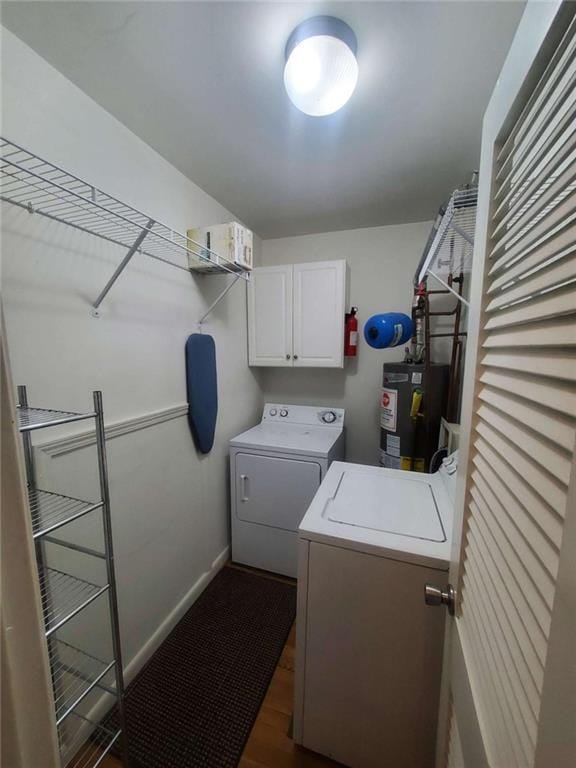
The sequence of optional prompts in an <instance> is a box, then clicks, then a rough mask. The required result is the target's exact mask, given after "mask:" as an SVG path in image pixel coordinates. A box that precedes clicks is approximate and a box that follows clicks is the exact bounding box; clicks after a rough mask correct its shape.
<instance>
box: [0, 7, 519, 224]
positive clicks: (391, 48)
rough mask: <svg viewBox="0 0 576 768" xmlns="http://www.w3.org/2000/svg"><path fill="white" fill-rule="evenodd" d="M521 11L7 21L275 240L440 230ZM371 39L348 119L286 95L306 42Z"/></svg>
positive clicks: (207, 13)
mask: <svg viewBox="0 0 576 768" xmlns="http://www.w3.org/2000/svg"><path fill="white" fill-rule="evenodd" d="M523 7H524V5H523V3H521V2H499V1H497V2H489V1H485V0H484V1H481V2H464V1H462V0H461V1H460V2H406V1H404V2H324V3H277V2H263V3H255V2H232V3H221V2H132V3H129V2H71V3H67V2H17V3H4V4H3V7H2V23H3V24H4V25H5V26H7V27H8V29H10V30H11V31H12V32H14V33H15V34H16V35H17V36H18V37H20V38H21V39H22V40H24V41H25V42H26V43H28V44H29V45H30V46H31V47H32V48H34V49H35V50H36V51H37V52H38V53H39V54H40V55H41V56H43V57H44V58H45V59H47V60H48V61H49V62H50V63H51V64H52V65H54V66H55V67H56V68H57V69H59V70H60V71H61V72H62V73H63V74H64V75H66V76H67V77H68V78H69V79H70V80H72V81H73V82H74V83H76V84H77V85H78V86H79V87H80V88H82V90H84V91H85V92H86V93H88V94H89V95H90V96H91V97H92V98H93V99H95V100H96V101H97V102H98V103H99V104H101V105H102V106H103V107H104V108H105V109H107V110H108V111H109V112H111V113H112V114H113V115H115V116H116V117H117V118H118V119H119V120H121V121H122V122H123V123H124V124H125V125H127V126H128V127H129V128H130V129H131V130H132V131H134V133H136V134H138V135H139V136H140V137H141V138H142V139H144V140H145V141H146V142H147V143H148V144H150V145H151V146H152V147H154V148H155V149H156V150H157V151H158V152H160V153H161V154H162V155H163V156H164V157H165V158H166V159H167V160H169V161H170V162H171V163H173V164H174V165H175V166H176V167H177V168H179V169H180V170H181V171H182V172H183V173H185V174H186V175H187V176H188V177H190V178H191V179H192V180H193V181H194V182H196V183H197V184H198V185H199V186H201V187H202V188H203V189H204V190H206V191H207V192H209V193H210V194H211V195H213V196H214V197H215V198H217V199H218V201H219V202H221V203H222V204H223V205H225V206H226V207H227V208H228V209H229V210H231V211H233V212H234V214H235V215H236V216H237V217H238V218H240V219H242V220H243V221H244V222H246V224H248V225H249V226H250V227H252V228H253V229H254V230H255V231H256V232H257V233H259V234H260V235H261V236H262V237H265V238H269V237H282V236H286V235H294V234H304V233H309V232H324V231H328V230H337V229H349V228H354V227H365V226H376V225H381V224H391V223H401V222H410V221H418V220H425V219H431V218H433V217H434V215H435V213H436V211H437V209H438V206H439V205H440V203H441V202H442V201H443V200H444V199H445V198H446V197H447V195H448V194H449V193H450V192H451V190H452V189H453V188H454V187H455V186H457V185H458V184H460V183H462V182H466V181H468V179H469V176H470V172H471V171H472V170H474V169H475V168H476V167H477V165H478V160H479V150H480V132H481V120H482V114H483V112H484V109H485V107H486V104H487V102H488V99H489V97H490V93H491V91H492V88H493V87H494V84H495V82H496V79H497V76H498V73H499V71H500V68H501V66H502V63H503V61H504V58H505V56H506V52H507V50H508V48H509V45H510V42H511V40H512V37H513V35H514V30H515V28H516V25H517V23H518V20H519V18H520V16H521V14H522V11H523ZM319 13H323V14H331V15H335V16H338V17H339V18H341V19H343V20H345V21H346V22H347V23H348V24H350V26H351V27H352V28H353V29H354V31H355V32H356V35H357V38H358V61H359V67H360V78H359V83H358V88H357V90H356V92H355V94H354V95H353V97H352V99H351V100H350V102H349V103H348V104H347V105H346V107H344V109H342V110H341V111H340V112H338V113H336V114H335V115H332V116H329V117H324V118H313V117H308V116H306V115H303V114H302V113H300V112H298V111H297V110H296V109H295V108H294V107H293V106H292V104H291V103H290V102H289V100H288V98H287V96H286V94H285V91H284V87H283V82H282V74H283V64H284V46H285V43H286V40H287V38H288V36H289V34H290V32H291V31H292V29H293V28H294V27H295V26H296V25H297V24H298V23H299V22H300V21H302V20H303V19H305V18H308V17H309V16H313V15H317V14H319Z"/></svg>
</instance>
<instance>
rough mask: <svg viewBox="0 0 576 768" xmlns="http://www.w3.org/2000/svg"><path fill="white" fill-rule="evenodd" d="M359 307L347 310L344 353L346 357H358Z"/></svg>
mask: <svg viewBox="0 0 576 768" xmlns="http://www.w3.org/2000/svg"><path fill="white" fill-rule="evenodd" d="M357 312H358V307H351V308H350V312H346V318H345V322H344V355H345V357H356V353H357V350H358V318H357V317H356V313H357Z"/></svg>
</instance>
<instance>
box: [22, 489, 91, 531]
mask: <svg viewBox="0 0 576 768" xmlns="http://www.w3.org/2000/svg"><path fill="white" fill-rule="evenodd" d="M28 504H29V507H30V515H31V517H32V531H33V536H34V538H35V539H37V538H40V537H41V536H44V535H45V534H47V533H51V532H52V531H55V530H56V529H58V528H60V527H61V526H63V525H67V524H68V523H71V522H72V521H73V520H77V519H78V518H80V517H83V516H84V515H87V514H88V513H89V512H93V511H94V510H96V509H101V508H102V505H103V502H102V501H96V502H92V501H82V499H75V498H74V497H72V496H64V495H63V494H61V493H53V492H52V491H41V490H39V489H37V488H29V489H28Z"/></svg>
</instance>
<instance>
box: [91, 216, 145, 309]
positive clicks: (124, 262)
mask: <svg viewBox="0 0 576 768" xmlns="http://www.w3.org/2000/svg"><path fill="white" fill-rule="evenodd" d="M153 226H154V219H148V223H147V224H146V227H145V228H144V229H143V230H142V231H141V232H140V234H139V235H138V237H137V238H136V240H134V242H133V244H132V246H131V247H130V249H129V250H128V253H127V254H126V255H125V256H124V258H123V259H122V261H121V262H120V264H119V265H118V266H117V267H116V269H115V270H114V274H113V275H112V277H111V278H110V280H108V282H107V283H106V285H105V286H104V288H103V289H102V291H101V292H100V295H99V296H98V298H97V299H96V301H95V302H94V304H92V306H93V307H94V309H98V307H99V306H100V304H101V303H102V301H103V300H104V298H105V297H106V294H107V293H108V291H109V290H110V288H112V286H113V285H114V283H115V282H116V280H118V278H119V277H120V275H121V274H122V272H123V271H124V269H125V268H126V265H127V264H128V262H129V261H130V259H131V258H132V256H134V254H135V253H136V251H137V250H138V248H140V246H141V245H142V242H143V240H144V238H145V237H146V235H147V234H148V232H150V229H151V228H152V227H153Z"/></svg>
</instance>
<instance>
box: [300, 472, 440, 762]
mask: <svg viewBox="0 0 576 768" xmlns="http://www.w3.org/2000/svg"><path fill="white" fill-rule="evenodd" d="M445 461H447V460H445ZM454 465H455V461H454V460H452V463H450V462H448V461H447V463H446V464H445V465H444V466H443V467H442V468H441V469H440V470H439V471H438V472H436V473H434V474H420V473H416V472H404V471H400V470H393V469H384V468H379V467H369V466H363V465H361V464H349V463H343V462H334V463H333V464H332V466H331V467H330V469H329V471H328V473H327V475H326V477H325V478H324V481H323V483H322V485H321V487H320V489H319V490H318V493H317V494H316V496H315V497H314V500H313V501H312V504H311V505H310V508H309V509H308V511H307V513H306V515H305V517H304V519H303V520H302V523H301V525H300V530H299V545H298V546H299V570H298V614H297V622H296V627H297V644H296V699H295V708H294V739H295V740H296V742H297V743H299V744H302V745H304V746H305V747H308V748H309V749H312V750H314V751H315V752H320V753H321V754H324V755H327V756H328V757H331V758H333V759H334V760H337V761H338V762H340V763H343V764H344V765H346V766H350V767H351V768H382V765H384V763H385V764H386V765H391V766H392V765H393V766H402V768H433V767H434V765H435V743H436V722H437V717H438V701H439V693H440V677H441V669H442V650H443V637H444V623H445V611H444V610H440V609H439V608H434V607H431V606H429V605H426V604H425V602H424V586H425V585H426V584H427V583H431V584H432V585H433V586H437V587H441V588H442V589H444V588H445V586H446V581H447V577H448V574H447V571H448V567H449V561H450V546H451V535H452V534H451V531H452V518H453V486H454V482H455V474H454V473H455V466H454Z"/></svg>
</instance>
